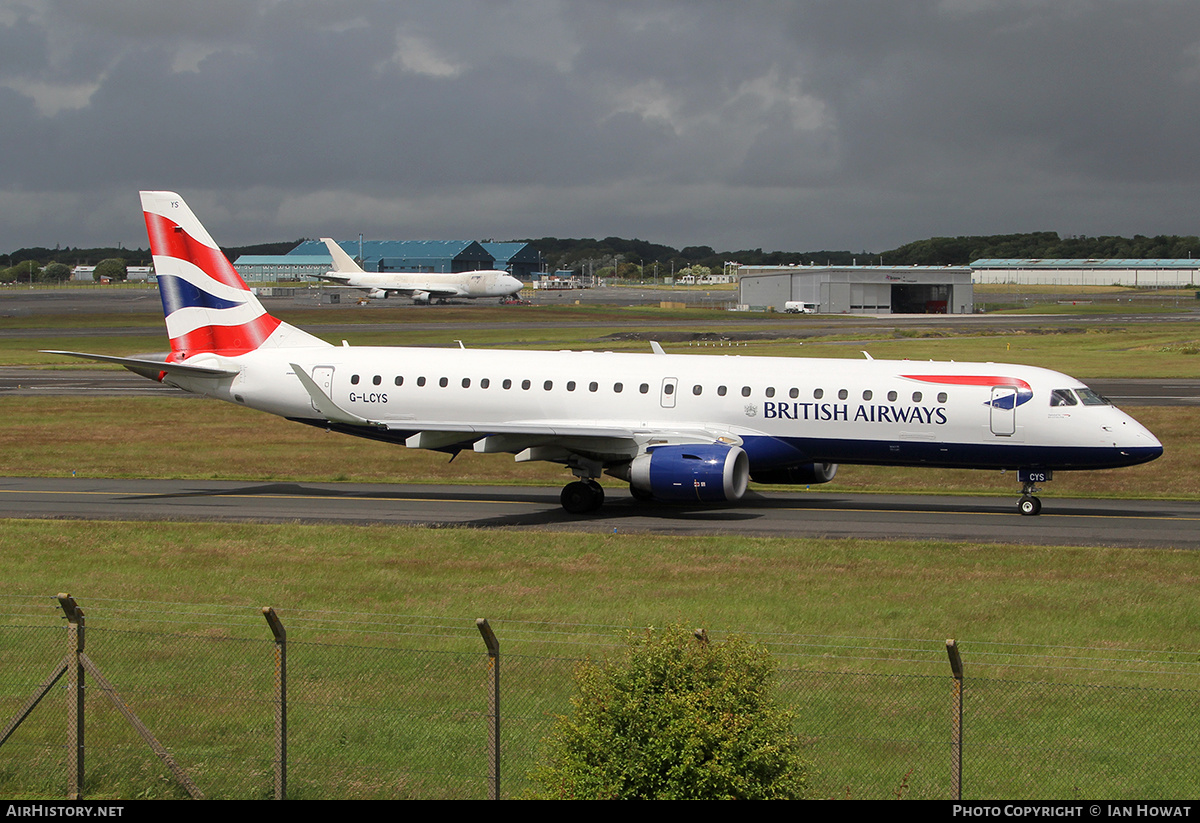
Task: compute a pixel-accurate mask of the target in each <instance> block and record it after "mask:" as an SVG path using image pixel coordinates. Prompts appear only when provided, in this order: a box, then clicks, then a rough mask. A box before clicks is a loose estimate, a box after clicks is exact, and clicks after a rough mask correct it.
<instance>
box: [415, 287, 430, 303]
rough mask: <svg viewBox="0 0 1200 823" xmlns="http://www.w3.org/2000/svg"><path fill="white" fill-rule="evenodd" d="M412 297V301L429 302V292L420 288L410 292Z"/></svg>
mask: <svg viewBox="0 0 1200 823" xmlns="http://www.w3.org/2000/svg"><path fill="white" fill-rule="evenodd" d="M412 299H413V302H414V303H426V304H428V303H429V292H427V291H421V290H420V289H417V290H416V291H414V292H413V293H412Z"/></svg>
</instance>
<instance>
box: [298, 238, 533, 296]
mask: <svg viewBox="0 0 1200 823" xmlns="http://www.w3.org/2000/svg"><path fill="white" fill-rule="evenodd" d="M321 242H322V243H324V244H325V246H326V248H328V249H329V254H330V256H331V257H333V266H334V268H333V271H328V272H325V274H313V275H309V276H310V277H319V278H321V279H322V280H328V281H330V282H332V283H338V284H340V285H343V286H346V287H347V288H351V289H360V290H361V291H365V292H366V293H367V296H368V297H379V298H383V297H387V296H388V295H389V294H403V295H407V296H408V297H411V298H412V300H413V302H414V303H432V302H433V301H434V300H445V299H447V298H449V297H466V298H469V299H472V300H474V299H477V298H481V297H500V298H504V297H509V296H511V295H514V294H516V293H517V292H519V291H520V290H521V287H522V284H521V281H520V280H518V279H517V278H515V277H513V276H512V275H511V274H509V273H508V272H503V271H497V270H494V269H488V270H485V271H464V272H457V273H454V274H435V273H426V272H420V273H418V272H413V273H406V272H380V273H378V274H371V273H370V272H365V271H363V270H362V267H361V266H359V265H358V264H357V263H355V262H354V258H353V257H351V256H350V255H348V254H346V251H345V249H343V248H342V247H341V246H339V245H338V244H337V243H336V242H335V241H334V240H333V239H331V238H329V237H322V238H321Z"/></svg>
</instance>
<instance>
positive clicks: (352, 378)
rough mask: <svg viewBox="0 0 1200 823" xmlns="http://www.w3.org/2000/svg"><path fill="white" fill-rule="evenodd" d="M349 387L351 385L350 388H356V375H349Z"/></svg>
mask: <svg viewBox="0 0 1200 823" xmlns="http://www.w3.org/2000/svg"><path fill="white" fill-rule="evenodd" d="M350 385H351V386H357V385H358V375H357V374H352V375H350Z"/></svg>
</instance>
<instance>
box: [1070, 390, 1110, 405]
mask: <svg viewBox="0 0 1200 823" xmlns="http://www.w3.org/2000/svg"><path fill="white" fill-rule="evenodd" d="M1075 393H1076V394H1077V395H1079V399H1080V401H1081V402H1082V403H1083V405H1085V406H1111V405H1112V403H1110V402H1109V400H1108V398H1107V397H1105V396H1103V395H1101V394H1096V392H1094V391H1092V390H1091V389H1076V390H1075Z"/></svg>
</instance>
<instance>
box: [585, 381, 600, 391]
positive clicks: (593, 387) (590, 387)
mask: <svg viewBox="0 0 1200 823" xmlns="http://www.w3.org/2000/svg"><path fill="white" fill-rule="evenodd" d="M599 389H600V384H599V383H597V382H595V381H592V382H591V383H588V391H598V390H599Z"/></svg>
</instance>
